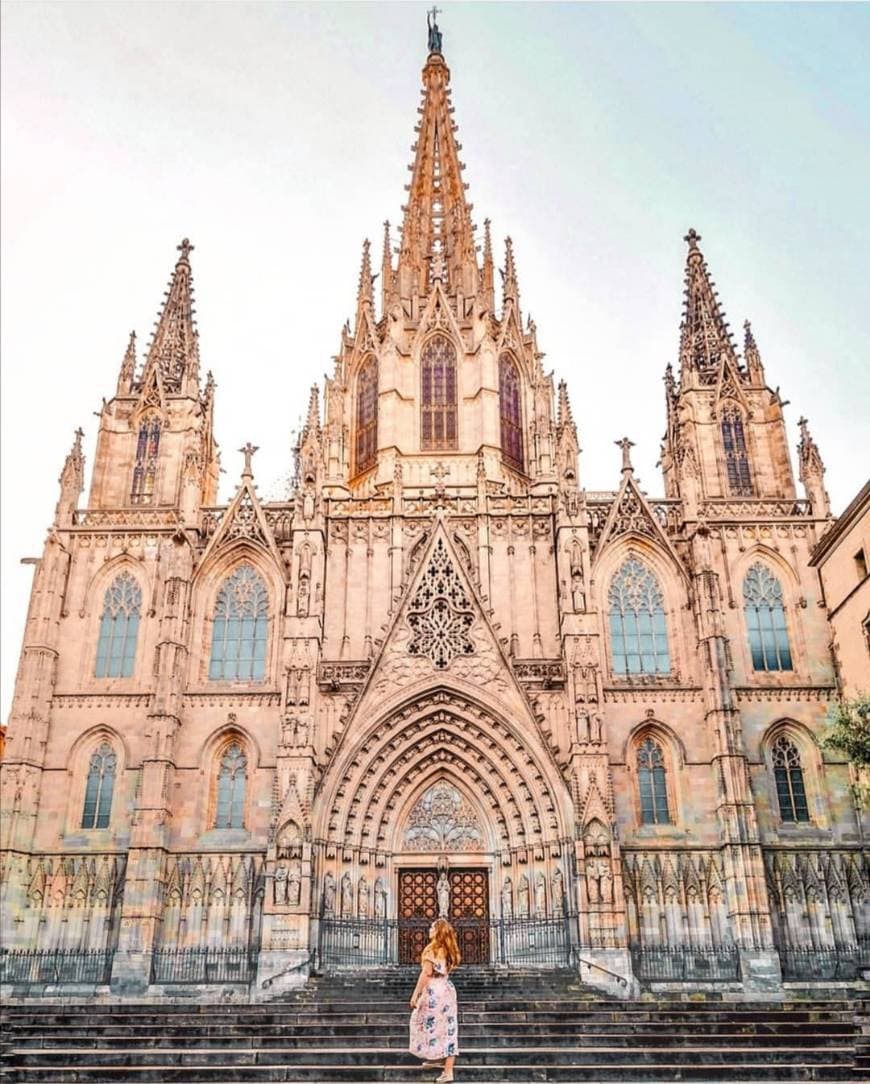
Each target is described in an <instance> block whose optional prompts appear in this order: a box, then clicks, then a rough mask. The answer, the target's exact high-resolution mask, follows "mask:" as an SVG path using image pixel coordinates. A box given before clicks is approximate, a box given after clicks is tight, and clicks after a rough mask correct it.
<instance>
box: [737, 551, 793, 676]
mask: <svg viewBox="0 0 870 1084" xmlns="http://www.w3.org/2000/svg"><path fill="white" fill-rule="evenodd" d="M743 608H744V613H745V614H746V629H747V632H748V633H749V650H750V651H751V653H752V668H753V670H791V669H792V661H791V649H790V648H789V644H788V628H787V626H786V623H785V606H784V605H783V601H782V585H781V584H780V582H779V580H778V579H777V578H776V576H774V574H773V573H772V572H771V571H770V569H769V568H768V567H767V565H763V564H761V563H760V562H759V563H757V564H754V565H753V566H752V568H750V569H749V571H748V572H747V573H746V579H745V580H744V581H743Z"/></svg>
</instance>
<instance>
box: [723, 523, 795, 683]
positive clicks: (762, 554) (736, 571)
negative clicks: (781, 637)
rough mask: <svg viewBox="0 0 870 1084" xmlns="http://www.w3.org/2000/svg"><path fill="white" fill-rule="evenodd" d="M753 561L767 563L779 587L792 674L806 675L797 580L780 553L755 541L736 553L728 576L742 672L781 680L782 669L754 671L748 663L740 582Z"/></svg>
mask: <svg viewBox="0 0 870 1084" xmlns="http://www.w3.org/2000/svg"><path fill="white" fill-rule="evenodd" d="M755 564H763V565H767V566H768V568H769V569H770V571H771V572H772V573H773V575H774V576H775V577H776V578H777V579H778V580H779V584H780V587H781V588H782V595H783V603H784V609H785V621H786V631H787V633H788V642H789V648H790V651H791V659H792V671H791V672H792V673H793V674H794V675H795V676H797V677H798V678H804V679H806V678H808V676H809V660H808V658H807V650H806V642H805V640H804V628H803V622H802V621H801V618H800V610H801V597H802V590H801V582H800V579H799V577H798V574H797V573H796V572H795V569H794V567H793V566H792V565H791V564H790V562H789V561H788V560H786V558H785V557H783V555H782V554H781V553H777V552H776V550H774V549H771V547H770V546H765V545H764V544H763V543H755V544H754V545H752V546H750V547H749V548H747V550H746V551H745V552H744V553H741V554H740V557H739V559H738V560H737V561H735V562H734V565H733V567H732V571H731V575H732V578H733V579H732V582H733V584H734V599H735V602H736V605H737V609H738V611H739V613H740V637H739V640H740V653H741V654H740V658H741V659H742V660H743V666H744V672H745V673H746V674H751V675H752V676H753V679H754V680H758V679H761V680H762V681H763V680H764V679H765V677H766V676H767V674H768V673H769V674H770V675H771V680H773V681H779V680H781V676H780V675H781V673H782V671H776V670H772V671H764V670H755V669H754V668H753V665H752V657H751V653H750V650H749V631H748V628H747V625H746V609H745V605H744V598H743V585H744V582H745V580H746V575H747V573H748V572H749V569H750V568H752V566H753V565H755Z"/></svg>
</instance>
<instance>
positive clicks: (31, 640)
mask: <svg viewBox="0 0 870 1084" xmlns="http://www.w3.org/2000/svg"><path fill="white" fill-rule="evenodd" d="M429 44H430V51H429V55H428V57H427V59H426V63H425V66H424V68H423V74H422V103H421V106H420V109H419V123H418V124H417V127H416V130H415V132H416V138H415V142H414V146H413V156H414V157H413V162H412V166H411V180H410V184H409V185H408V194H407V201H406V204H405V206H404V208H403V222H402V226H401V229H400V231H399V235H398V239H397V242H396V243H395V247H394V240H393V237H392V234H391V230H390V227H389V224H387V225H385V229H384V244H383V253H382V256H381V264H380V272H379V279H380V282H379V289H378V290H377V296H376V291H375V281H376V280H375V276H374V275H373V271H372V256H371V249H370V245H369V242H368V241H366V242H365V243H364V245H363V252H362V261H361V270H360V276H359V284H358V290H357V304H356V312H355V317H354V321H353V324H352V326H351V325H346V326H345V327H344V328H343V329H342V333H341V343H340V348H339V352H338V355H337V357H336V360H335V368H334V371H333V373H332V375H331V376H330V377H329V379H327V381H326V385H325V389H324V394H323V401H322V404H321V400H320V396H319V392H318V389H317V388H316V387H314V388H312V390H311V396H310V400H309V404H308V411H307V416H306V422H305V425H304V428H303V430H302V432H301V434H300V436H299V439H298V442H297V446H296V449H295V485H294V488H293V492H292V494H291V495H290V497H289V498H288V499H287V500H285V501H264V500H262V499H261V498H260V496H259V494H258V490H257V486H256V483H255V473H254V459H253V457H254V453H255V452H256V448H255V447H254V446H253V445H252V444H247V445H246V446H245V448H243V449H241V450H240V452H241V456H242V460H241V463H242V467H241V472H240V475H239V478H238V482H237V484H236V487H235V492H234V493H233V495H232V498H231V499H230V500H229V502H228V503H226V504H221V503H219V502H218V501H217V476H218V469H219V460H218V453H217V445H216V443H215V438H214V433H213V404H214V384H213V382H212V380H211V377H210V376H209V377H208V379H207V380H206V382H205V385H204V386H202V384H201V379H200V360H199V341H198V336H197V331H196V328H195V325H194V321H193V307H192V285H191V265H190V252H191V249H192V246H191V245H190V244H189V242H187V241H184V242H182V244H181V245H180V246H179V249H180V257H179V259H178V261H177V263H176V266H175V269H174V272H173V277H172V280H171V282H170V286H169V291H168V293H167V296H166V300H165V303H164V306H163V310H162V312H161V315H160V318H159V320H158V324H157V327H156V331H155V333H154V337H153V340H152V341H151V344H150V346H149V348H148V351H147V354H146V358H145V361H144V364H143V366H142V368H141V370H137V364H136V356H135V337H131V341H130V345H129V347H128V349H127V352H126V354H125V356H124V360H123V363H122V367H121V373H120V376H119V380H118V385H117V389H116V393H115V395H114V396H113V398H112V399H111V400H110V401H109V402H108V403H106V404H105V406H104V408H103V410H102V412H101V415H100V432H99V438H98V444H97V452H96V457H95V464H94V468H93V472H92V480H91V488H90V495H89V498H88V501H87V503H86V505H85V507H79V502H80V496H81V493H82V492H83V488H84V474H85V470H84V461H83V456H82V451H81V444H80V434H77V436H76V440H75V443H74V445H73V449H72V451H71V452H70V455H69V456H68V457H67V460H66V463H65V465H64V468H63V473H62V475H61V494H60V499H59V502H58V505H57V509H56V513H55V519H54V523H53V524H52V526H51V528H50V530H49V534H48V537H47V540H46V544H45V549H44V552H43V555H42V558H41V559H40V561H39V563H38V565H37V568H36V572H35V578H34V585H33V594H32V600H31V606H30V612H29V615H28V620H27V627H26V630H25V636H24V644H23V648H22V654H21V663H20V667H19V673H18V680H17V684H16V690H15V698H14V703H13V709H12V714H11V717H10V723H9V740H8V748H7V753H6V758H5V760H4V762H3V766H2V788H3V790H2V820H0V831H2V837H0V843H2V848H3V852H2V861H3V872H4V878H3V886H4V887H3V892H4V909H3V914H4V921H5V922H7V924H8V926H7V929H6V931H5V937H4V944H6V945H8V946H9V947H10V948H11V950H12V951H11V953H10V954H9V956H8V958H7V962H6V964H5V965H4V966H5V967H6V975H7V980H8V981H13V980H15V977H16V975H17V976H18V977H19V979H21V976H22V975H23V974H24V972H25V971H26V969H27V968H28V967H30V966H31V963H30V961H31V960H32V956H31V955H30V953H31V952H32V950H33V949H34V947H36V946H39V947H40V948H43V949H45V950H46V951H49V952H50V953H52V954H53V959H54V961H55V963H54V965H53V966H54V967H55V971H54V972H53V973H54V974H57V975H61V976H64V975H65V976H68V977H69V976H74V977H77V978H78V979H79V980H81V979H82V975H83V971H84V972H87V978H88V979H89V981H91V982H92V984H93V986H94V987H95V988H99V989H102V988H104V987H105V986H111V987H112V988H113V989H114V990H115V991H116V992H119V993H121V994H130V995H142V994H144V993H146V992H147V993H148V994H149V996H156V995H159V994H160V993H161V992H163V991H166V992H171V991H172V990H173V989H174V988H175V987H176V984H177V983H179V982H180V981H182V977H184V979H185V981H186V982H187V983H188V984H189V983H190V982H191V980H192V979H193V980H196V981H197V982H198V983H199V986H200V989H201V993H202V996H207V997H208V996H219V987H220V985H226V984H230V985H233V984H234V985H237V986H239V987H240V988H242V989H244V990H246V991H248V992H249V993H250V994H251V996H253V997H258V998H265V997H270V996H273V994H274V993H275V992H276V991H280V990H281V989H282V988H284V987H285V986H288V985H293V984H294V983H297V982H299V981H301V980H302V979H303V978H304V976H305V975H306V974H307V971H308V969H309V967H310V966H311V962H312V960H316V961H318V962H319V963H320V964H321V965H322V966H325V967H331V966H352V967H365V966H369V965H372V964H376V963H390V962H397V961H400V962H408V961H411V960H414V959H416V957H417V955H418V954H419V950H420V948H421V947H422V943H423V940H425V936H426V929H427V928H428V923H429V921H430V920H431V919H432V918H433V917H435V916H436V915H437V914H438V913H440V912H446V913H447V914H448V915H449V917H450V918H451V920H452V921H453V922H454V923H455V925H456V927H457V930H458V932H459V935H460V942H461V946H462V951H463V954H464V957H465V961H466V963H467V964H475V963H477V964H482V963H503V964H523V965H526V966H540V967H547V966H553V965H566V964H567V965H570V966H573V967H578V968H579V970H580V972H581V974H582V976H583V977H584V979H585V980H587V981H588V982H590V983H593V984H596V985H600V986H605V987H612V988H614V989H619V990H622V991H624V990H626V989H631V988H633V986H634V984H635V983H636V982H638V981H641V982H645V981H650V980H654V979H668V978H670V979H673V978H675V977H678V978H679V979H680V980H681V981H685V982H696V981H697V982H700V981H704V980H706V979H709V978H710V977H713V978H715V979H718V980H722V981H725V980H731V981H734V982H737V981H742V982H743V984H744V986H745V987H746V988H747V989H759V988H769V989H775V988H777V986H778V984H779V982H780V980H781V978H782V976H783V975H785V976H786V977H790V976H800V975H801V974H802V973H803V972H807V971H808V970H809V971H810V972H811V973H812V974H813V975H820V974H822V973H827V972H830V973H831V976H833V974H834V973H835V972H836V974H838V975H842V974H844V973H846V972H847V971H849V969H850V968H851V969H852V972H853V973H854V971H855V970H856V969H857V967H858V966H859V965H860V963H861V959H862V957H861V953H862V952H866V948H867V944H868V938H870V920H868V917H867V901H868V892H870V887H868V877H867V869H866V861H865V857H864V853H863V851H862V840H863V836H862V832H863V830H864V828H863V826H862V824H861V822H860V818H859V815H858V813H857V811H856V810H855V808H854V804H853V802H852V799H851V796H850V792H849V788H848V766H847V765H846V764H844V763H839V762H836V761H833V760H830V759H828V760H826V759H823V757H822V755H821V754H820V752H819V749H818V747H817V745H816V743H815V742H814V740H813V737H814V734H815V733H816V732H817V731H818V728H819V726H820V724H821V721H822V720H823V718H824V715H825V711H826V706H827V701H828V699H829V698H830V697H831V696H832V695H833V694H834V691H835V686H834V676H833V670H832V660H831V653H830V647H829V632H828V627H827V624H826V620H825V614H824V611H823V608H822V603H821V599H820V598H819V590H818V584H817V582H816V579H815V576H814V574H813V573H812V571H811V570H810V569H809V568H808V565H807V561H808V556H809V553H810V551H811V549H812V548H813V546H814V544H815V542H816V541H817V539H818V537H819V536H820V533H821V532H822V531H823V530H824V529H825V528H826V526H827V525H828V523H829V521H830V511H829V507H828V502H827V496H826V493H825V489H824V484H823V473H824V468H823V465H822V461H821V456H820V454H819V451H818V448H817V446H816V445H815V443H814V442H813V441H812V440H811V438H810V437H809V435H808V431H805V432H804V433H803V439H802V443H801V446H800V460H799V461H800V472H801V479H802V481H803V482H804V485H805V489H806V498H805V499H799V498H798V497H797V496H796V493H795V487H794V479H793V474H792V467H791V461H790V456H789V451H788V447H787V441H786V431H785V424H784V419H783V403H782V401H781V399H780V397H779V395H778V393H777V392H773V391H771V390H770V389H769V388H768V387H767V385H766V380H765V374H764V369H763V366H762V362H761V356H760V352H759V350H758V347H757V345H756V343H755V339H754V338H753V336H752V333H751V330H750V329H749V327H748V325H747V328H746V340H745V344H744V350H743V356H742V358H741V356H740V355H739V353H738V351H737V348H736V347H735V345H734V343H733V341H732V339H731V337H730V335H729V333H728V327H727V323H726V321H725V317H724V314H723V311H722V307H721V305H720V303H719V301H718V299H717V297H716V294H715V292H714V289H713V286H712V283H711V281H710V277H709V273H708V270H707V267H706V264H705V262H704V258H703V256H702V255H701V251H700V249H699V247H698V245H699V241H700V238H699V236H698V235H697V234H696V233H695V232H694V231H693V230H692V231H690V232H689V234H688V236H687V238H686V240H687V242H688V245H689V251H688V258H687V263H686V271H685V275H686V307H685V313H684V319H683V323H682V327H681V332H680V345H679V359H678V360H679V377H678V379H675V378H674V376H673V373H672V370H671V367H670V366H668V368H667V371H666V377H665V385H666V425H667V428H666V433H665V437H664V443H663V448H662V469H663V478H664V496H663V497H651V496H650V495H649V494H648V493H646V492H645V491H644V490H643V489H642V488H641V486H640V483H639V481H638V479H637V478H636V477H635V474H634V469H633V465H632V461H631V448H632V442H631V441H630V440H629V439H628V438H627V437H626V438H623V439H621V440H618V441H617V442H616V443H617V444H618V446H619V459H618V460H617V459H616V456H615V453H614V483H615V485H614V489H613V490H612V491H608V492H604V493H602V492H595V493H593V492H587V491H586V490H585V489H584V487H583V486H582V484H581V475H580V468H579V459H580V450H579V441H578V434H577V426H576V422H575V419H574V415H573V413H572V409H571V404H570V400H569V396H568V389H567V387H566V385H565V383H564V382H561V383H559V384H558V385H556V384H554V380H553V376H552V374H551V373H549V372H546V371H545V370H544V368H543V366H542V358H543V355H542V353H541V351H540V350H539V348H538V342H537V332H536V328H535V325H534V324H533V323H532V321H531V320H529V319H527V318H524V317H523V314H522V311H521V304H520V290H519V275H518V270H517V259H516V256H515V254H514V251H513V246H512V244H511V241H510V239H509V238H508V239H507V240H506V241H505V245H504V257H503V261H502V267H501V269H500V279H501V291H500V296H499V297H498V298H497V297H496V289H495V277H496V276H495V265H494V255H493V240H492V234H491V227H490V223H489V221H488V220H486V221H484V224H483V235H482V238H480V239H478V237H477V234H476V230H475V226H474V222H473V220H472V206H471V204H470V203H469V202H468V199H467V196H466V191H467V187H466V184H465V182H464V181H463V166H462V163H461V162H460V160H459V149H460V148H459V144H458V142H457V126H456V123H455V121H454V119H453V116H454V114H453V105H452V103H451V97H450V70H449V68H448V66H447V63H446V61H445V59H444V56H443V54H442V51H441V35H440V32H438V31H437V28H436V29H435V32H434V33H430V42H429ZM617 435H618V434H616V433H615V434H614V436H617ZM16 969H17V970H16ZM88 969H89V970H88ZM9 976H11V979H10V978H9ZM21 981H23V980H21ZM61 981H63V979H62V980H61Z"/></svg>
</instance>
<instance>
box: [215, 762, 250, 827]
mask: <svg viewBox="0 0 870 1084" xmlns="http://www.w3.org/2000/svg"><path fill="white" fill-rule="evenodd" d="M247 782H248V758H247V757H246V756H245V751H244V749H243V748H242V747H241V745H240V744H239V743H238V742H237V741H234V742H232V743H231V744H230V745H228V746H227V748H226V749H225V750H224V752H223V755H222V756H221V759H220V764H219V766H218V777H217V795H216V801H215V818H214V826H215V828H244V827H245V789H246V787H247Z"/></svg>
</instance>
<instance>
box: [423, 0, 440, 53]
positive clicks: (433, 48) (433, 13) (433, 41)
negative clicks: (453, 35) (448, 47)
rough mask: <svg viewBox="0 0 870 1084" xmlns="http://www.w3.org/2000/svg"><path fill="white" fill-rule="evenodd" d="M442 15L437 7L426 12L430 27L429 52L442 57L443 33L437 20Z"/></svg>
mask: <svg viewBox="0 0 870 1084" xmlns="http://www.w3.org/2000/svg"><path fill="white" fill-rule="evenodd" d="M440 14H441V12H440V10H439V9H438V8H437V7H433V8H432V9H431V10H429V11H427V12H426V25H427V26H428V27H429V52H430V54H431V53H438V55H439V56H440V55H441V31H440V30H439V29H438V23H437V21H436V20H437V18H438V16H439V15H440Z"/></svg>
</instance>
